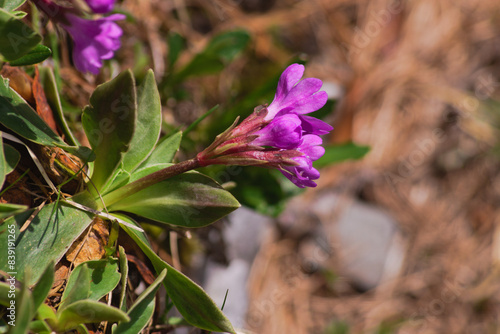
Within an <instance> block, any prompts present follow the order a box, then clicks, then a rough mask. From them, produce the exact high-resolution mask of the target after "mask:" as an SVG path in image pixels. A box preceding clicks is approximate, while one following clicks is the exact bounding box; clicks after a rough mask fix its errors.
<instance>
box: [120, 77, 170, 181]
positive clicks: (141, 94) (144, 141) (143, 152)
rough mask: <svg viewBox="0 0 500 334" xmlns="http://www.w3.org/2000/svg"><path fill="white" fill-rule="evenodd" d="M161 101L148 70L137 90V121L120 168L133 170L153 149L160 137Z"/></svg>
mask: <svg viewBox="0 0 500 334" xmlns="http://www.w3.org/2000/svg"><path fill="white" fill-rule="evenodd" d="M160 130H161V102H160V94H159V93H158V89H157V88H156V82H155V77H154V74H153V71H151V70H149V71H148V73H147V75H146V78H145V79H144V82H143V83H142V85H141V86H139V88H138V90H137V121H136V125H135V131H134V132H133V137H132V140H131V141H130V149H129V150H128V151H127V152H126V153H125V155H124V157H123V161H122V168H123V169H124V170H125V171H127V172H132V171H134V170H135V169H136V168H137V167H138V166H139V165H140V164H141V163H142V162H143V161H144V160H145V159H146V158H147V157H148V156H149V155H150V154H151V152H152V151H153V149H154V148H155V145H156V142H157V141H158V138H159V137H160Z"/></svg>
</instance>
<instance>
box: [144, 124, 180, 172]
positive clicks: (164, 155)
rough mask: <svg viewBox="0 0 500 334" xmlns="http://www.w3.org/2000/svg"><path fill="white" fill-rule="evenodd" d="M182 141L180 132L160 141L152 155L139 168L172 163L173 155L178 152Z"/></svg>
mask: <svg viewBox="0 0 500 334" xmlns="http://www.w3.org/2000/svg"><path fill="white" fill-rule="evenodd" d="M181 140H182V131H179V132H176V133H174V134H173V135H171V136H170V137H164V138H162V139H161V140H160V142H159V143H158V145H157V146H156V148H155V149H154V151H153V153H151V155H150V156H149V157H148V158H147V159H146V160H145V161H144V162H143V163H142V164H141V166H140V168H142V167H146V166H149V165H155V164H158V163H168V162H172V160H173V159H174V156H175V153H177V151H178V150H179V146H180V145H181Z"/></svg>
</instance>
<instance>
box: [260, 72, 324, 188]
mask: <svg viewBox="0 0 500 334" xmlns="http://www.w3.org/2000/svg"><path fill="white" fill-rule="evenodd" d="M303 74H304V66H303V65H300V64H292V65H290V66H288V67H287V69H286V70H285V71H284V72H283V73H282V74H281V77H280V80H279V82H278V89H277V90H276V95H275V96H274V100H273V102H272V103H271V104H270V105H269V107H268V108H267V110H268V114H267V116H266V117H265V119H268V120H269V119H272V121H271V123H270V124H269V125H271V124H273V122H279V120H280V119H281V118H284V117H291V116H292V115H293V116H295V117H297V118H298V119H299V120H300V126H299V127H300V130H301V134H302V140H301V141H300V142H298V145H295V146H293V145H290V146H292V147H290V146H288V147H280V146H279V145H277V144H279V141H276V145H271V146H275V147H278V148H287V149H291V148H295V149H296V150H297V151H299V152H301V153H302V156H300V157H296V158H293V160H294V161H296V162H297V163H298V166H288V167H284V169H283V170H282V171H281V172H282V173H283V175H285V176H286V177H287V178H288V179H290V181H292V182H293V183H294V184H295V185H297V186H298V187H301V188H303V187H315V186H316V183H315V182H314V181H312V180H316V179H318V178H319V172H318V171H317V170H316V169H315V168H313V167H312V162H313V161H316V160H318V159H319V158H320V157H321V156H322V155H323V154H324V152H325V149H324V148H323V147H321V146H319V145H321V144H322V140H321V138H320V137H318V135H324V134H327V133H328V132H330V131H331V130H332V129H333V128H332V127H331V126H330V125H329V124H327V123H325V122H323V121H321V120H319V119H317V118H314V117H311V116H305V115H304V114H308V113H311V112H313V111H316V110H318V109H320V108H321V107H323V106H324V105H325V103H326V101H327V99H328V95H327V94H326V92H324V91H319V90H320V89H321V86H322V85H323V83H322V82H321V80H319V79H316V78H307V79H304V80H302V81H301V80H300V79H301V78H302V75H303ZM266 129H267V127H265V128H263V129H262V130H261V131H260V132H266ZM295 131H297V130H295ZM290 144H292V142H290Z"/></svg>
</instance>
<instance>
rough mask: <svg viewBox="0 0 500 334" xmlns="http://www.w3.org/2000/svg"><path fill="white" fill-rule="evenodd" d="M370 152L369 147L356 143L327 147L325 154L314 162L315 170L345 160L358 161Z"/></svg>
mask: <svg viewBox="0 0 500 334" xmlns="http://www.w3.org/2000/svg"><path fill="white" fill-rule="evenodd" d="M369 151H370V147H369V146H358V145H356V144H354V143H351V142H349V143H346V144H342V145H334V146H327V147H325V154H324V155H323V156H322V157H321V158H319V160H317V161H315V162H314V167H315V168H321V167H324V166H328V165H332V164H336V163H339V162H342V161H345V160H351V159H354V160H357V159H361V158H362V157H363V156H365V154H366V153H368V152H369Z"/></svg>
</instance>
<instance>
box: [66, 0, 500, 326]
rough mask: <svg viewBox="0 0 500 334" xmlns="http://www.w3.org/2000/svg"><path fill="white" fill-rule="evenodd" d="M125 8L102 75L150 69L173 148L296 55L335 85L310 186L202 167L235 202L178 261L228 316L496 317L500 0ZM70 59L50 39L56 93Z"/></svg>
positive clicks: (265, 319)
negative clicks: (174, 137)
mask: <svg viewBox="0 0 500 334" xmlns="http://www.w3.org/2000/svg"><path fill="white" fill-rule="evenodd" d="M119 11H123V12H124V13H126V14H127V15H128V19H127V22H125V23H123V24H121V25H122V26H123V27H124V29H125V34H124V37H123V39H122V42H123V46H122V49H121V50H120V51H119V52H118V53H117V57H116V58H117V60H116V61H115V62H113V61H112V62H111V63H110V66H108V67H106V68H105V69H104V71H103V73H104V74H103V75H102V78H101V80H104V78H106V77H108V76H110V75H112V74H113V73H116V72H118V71H119V70H120V68H119V66H122V67H124V68H129V67H130V68H133V70H134V73H135V75H136V76H137V77H138V78H139V81H140V78H141V76H142V77H143V76H144V74H145V73H146V72H145V71H146V70H147V69H148V68H150V67H151V68H153V70H154V72H155V75H156V78H157V81H158V84H159V87H160V92H161V95H162V102H163V113H164V129H163V134H164V135H169V134H172V133H174V132H175V131H177V130H179V129H182V130H185V131H186V133H185V135H184V140H183V144H182V150H181V152H179V155H178V157H177V159H178V160H183V159H185V158H188V157H191V156H193V155H194V154H195V153H196V152H197V151H199V149H201V148H203V147H204V146H205V145H207V144H209V143H210V141H211V140H212V139H213V138H214V136H215V135H216V134H218V133H220V132H221V131H222V130H224V129H225V128H226V127H228V126H229V125H230V124H231V123H232V121H233V120H234V119H235V118H236V116H237V115H241V116H242V117H244V116H246V115H248V114H249V113H251V112H252V111H253V108H254V107H256V106H257V105H259V104H262V103H270V102H271V101H272V98H273V96H274V92H275V89H276V83H277V80H278V78H279V75H280V73H281V72H282V71H283V70H284V69H285V68H286V66H288V65H289V64H291V63H294V62H300V63H303V64H305V65H306V73H305V76H306V77H317V78H320V79H321V80H323V82H324V87H323V89H324V90H326V91H327V92H328V94H329V97H330V101H329V102H328V104H327V105H326V106H325V108H323V109H322V110H320V111H318V112H317V113H316V114H315V115H316V116H317V117H321V118H323V119H324V120H326V121H328V122H329V123H330V124H332V125H333V126H334V128H335V129H334V131H333V132H332V134H331V136H329V137H327V138H324V140H325V144H326V145H327V146H328V149H327V154H326V155H325V156H326V157H325V159H323V160H320V161H318V163H319V165H318V167H319V166H321V167H322V169H321V172H322V177H321V178H320V180H319V184H318V187H317V188H314V189H308V190H307V191H305V192H303V191H298V190H297V189H295V188H294V186H293V185H291V184H289V183H287V182H286V181H284V179H283V178H281V177H280V175H279V173H273V172H270V171H268V170H260V169H257V168H245V169H243V168H233V169H227V168H219V169H216V168H212V169H207V170H206V171H205V172H207V173H209V174H210V175H212V176H213V177H214V178H215V179H217V180H218V181H219V182H221V183H224V185H225V186H226V187H230V188H231V187H232V190H233V193H234V194H235V195H236V196H237V197H238V199H239V200H240V201H241V202H242V203H243V204H244V205H245V207H244V208H242V209H240V210H238V211H237V212H236V213H234V214H232V215H231V216H230V217H229V218H228V219H226V220H224V221H221V222H219V223H217V224H216V225H215V226H213V227H210V228H207V229H201V230H199V231H196V232H194V234H195V236H194V237H193V238H192V239H191V240H185V239H182V238H181V239H180V240H179V250H180V258H181V265H182V266H183V270H184V271H187V272H189V273H190V275H191V276H193V277H195V279H196V280H197V281H198V282H200V283H201V284H202V285H203V286H204V287H205V289H207V290H208V293H209V294H210V295H211V296H212V297H213V298H214V300H215V301H216V302H217V303H218V304H221V303H222V300H223V298H224V296H225V293H226V290H227V289H228V290H229V292H228V295H227V299H226V304H225V308H224V311H225V313H227V314H228V316H229V318H230V319H231V320H232V322H233V324H234V325H235V327H238V328H241V330H242V332H248V333H263V334H268V333H269V334H272V333H296V334H301V333H329V334H337V333H498V332H500V325H499V320H498V319H499V316H500V305H499V299H500V270H499V268H500V267H499V262H500V229H499V227H498V226H499V225H498V224H499V223H500V208H499V206H498V204H499V200H500V175H499V173H498V171H499V155H498V139H499V138H500V137H499V133H498V125H499V124H500V123H499V120H500V117H499V116H500V104H499V103H498V100H497V99H498V98H499V97H500V95H499V92H500V78H499V77H500V3H499V2H498V1H493V0H482V1H479V0H470V1H451V0H441V1H433V0H412V1H397V0H373V1H361V0H358V1H356V0H354V1H353V0H350V1H347V0H209V1H206V0H203V1H202V0H190V1H184V0H151V1H143V0H124V1H122V2H120V4H119ZM69 59H70V58H69V56H68V54H67V52H66V53H65V50H62V51H61V55H60V61H61V64H62V70H61V76H62V78H63V79H64V80H65V81H68V82H72V84H71V85H70V86H68V88H67V91H65V92H64V96H65V98H66V99H67V100H68V101H71V103H70V104H76V105H80V106H84V105H85V104H87V101H88V97H89V95H90V93H91V92H92V90H93V87H94V84H95V83H94V82H89V80H91V79H88V78H87V80H84V79H82V77H81V76H80V75H79V74H78V73H76V72H74V70H72V69H71V67H70V66H67V67H65V66H64V64H65V63H68V62H69V61H70V60H69ZM98 80H99V78H98ZM215 105H218V106H219V107H218V108H216V109H215V110H211V109H212V108H213V107H214V106H215ZM209 110H211V112H209V113H207V111H209ZM204 115H206V116H207V117H206V118H204V119H203V120H202V121H200V122H195V121H196V120H200V117H203V116H204ZM74 118H75V123H76V122H77V118H78V111H75V113H74ZM193 122H195V124H194V125H193V126H190V124H193ZM76 126H77V125H76ZM497 215H498V216H497ZM152 229H153V228H152ZM153 232H154V230H153ZM157 236H158V239H157V241H156V243H157V244H158V245H166V246H165V248H167V249H168V248H169V246H168V244H169V243H170V242H172V239H171V238H168V236H167V235H165V234H164V233H163V234H162V232H161V231H157Z"/></svg>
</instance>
